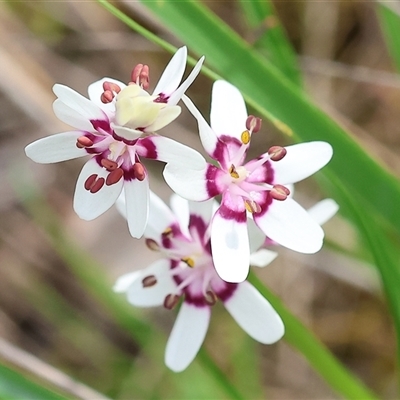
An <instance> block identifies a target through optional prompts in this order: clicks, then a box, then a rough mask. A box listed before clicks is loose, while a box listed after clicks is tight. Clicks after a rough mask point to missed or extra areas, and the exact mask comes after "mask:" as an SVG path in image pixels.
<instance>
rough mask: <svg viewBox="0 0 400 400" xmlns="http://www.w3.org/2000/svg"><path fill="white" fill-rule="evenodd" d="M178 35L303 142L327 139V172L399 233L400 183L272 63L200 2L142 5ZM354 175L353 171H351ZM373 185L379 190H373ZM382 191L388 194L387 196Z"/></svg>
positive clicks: (262, 109)
mask: <svg viewBox="0 0 400 400" xmlns="http://www.w3.org/2000/svg"><path fill="white" fill-rule="evenodd" d="M142 3H143V4H144V5H146V7H148V8H149V9H150V10H152V11H153V12H154V13H155V14H156V15H157V16H158V17H159V19H160V20H161V21H162V22H164V23H165V24H166V25H167V26H168V27H169V28H170V29H171V31H173V32H174V33H175V34H176V35H177V36H178V37H180V38H181V39H182V40H184V41H185V43H186V44H188V45H189V46H190V47H191V48H193V49H194V50H195V51H196V52H198V53H199V54H205V55H206V57H207V61H208V63H209V64H210V65H211V66H212V67H213V68H215V69H216V70H217V71H219V72H220V74H221V75H222V76H224V77H225V78H226V79H228V80H229V81H230V82H232V83H233V84H235V85H236V86H237V87H238V88H239V89H240V90H241V91H242V92H243V93H244V94H245V95H246V97H247V98H248V99H251V100H252V101H251V105H252V106H253V107H254V106H255V107H257V109H258V111H259V112H263V111H264V110H268V112H269V113H270V114H272V115H273V116H274V117H276V118H277V119H278V120H280V121H283V122H284V123H285V124H286V125H288V126H289V127H290V128H291V129H292V130H293V131H294V132H295V134H296V136H297V137H298V138H299V139H301V140H302V141H309V140H325V141H327V142H329V143H330V144H331V145H332V146H333V148H334V152H335V155H334V157H333V159H332V161H331V162H330V163H329V165H328V166H327V167H325V168H324V171H325V170H326V171H330V172H331V173H332V174H333V175H335V176H336V177H339V178H340V180H341V181H342V183H343V184H344V185H345V186H346V187H348V188H351V190H352V192H356V193H358V194H359V196H360V199H362V200H361V201H362V202H363V203H364V202H365V203H366V204H369V205H370V206H371V208H372V210H373V211H374V212H375V213H377V214H380V215H382V216H384V218H385V219H386V221H387V222H388V223H389V224H392V225H393V227H395V229H396V230H397V231H398V232H400V209H399V207H398V204H400V184H399V182H398V181H397V180H396V179H395V178H394V176H393V175H391V174H390V173H388V172H387V171H386V170H385V169H384V168H383V167H382V166H381V165H380V164H378V163H377V162H376V161H375V160H373V159H372V158H371V157H369V156H368V154H367V153H366V152H365V151H364V150H363V149H362V148H361V147H360V146H359V145H358V143H357V142H356V141H355V140H354V139H353V138H352V137H351V135H350V134H349V133H348V132H346V131H345V130H344V129H343V128H342V127H341V126H339V125H338V124H337V123H336V122H335V121H333V120H332V119H331V118H330V117H329V116H327V115H326V114H325V113H324V112H323V111H321V110H320V109H319V108H318V107H317V106H315V105H314V104H313V103H312V102H311V101H310V100H309V99H308V98H307V96H306V95H305V94H304V93H303V92H302V91H301V89H299V88H298V87H296V86H295V85H293V84H292V83H291V82H290V81H289V80H287V79H286V78H285V77H284V76H283V75H282V74H281V73H280V72H279V71H278V70H277V69H276V68H275V67H274V66H273V65H272V64H271V63H268V62H267V61H266V60H264V59H262V58H261V57H259V56H258V55H257V53H256V52H255V51H254V50H253V49H251V48H250V47H249V45H248V44H247V43H245V42H244V41H243V39H242V38H241V37H240V36H238V35H237V34H236V33H235V32H234V31H232V29H230V28H229V27H228V26H227V25H226V24H225V23H224V22H223V21H222V20H220V19H218V18H217V16H215V15H214V14H212V13H211V12H210V11H209V10H208V9H207V8H205V7H204V6H203V5H202V4H201V3H200V2H195V1H190V0H188V1H184V2H173V1H171V2H165V1H163V2H153V1H142ZM349 171H350V172H349ZM371 182H374V188H371ZM382 192H384V193H385V196H382Z"/></svg>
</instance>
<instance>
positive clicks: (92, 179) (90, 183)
mask: <svg viewBox="0 0 400 400" xmlns="http://www.w3.org/2000/svg"><path fill="white" fill-rule="evenodd" d="M97 177H98V175H97V174H92V175H90V176H89V178H87V179H86V181H85V185H84V186H85V189H86V190H90V189H91V187H92V186H93V185H94V183H95V182H96V180H97Z"/></svg>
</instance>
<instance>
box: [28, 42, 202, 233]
mask: <svg viewBox="0 0 400 400" xmlns="http://www.w3.org/2000/svg"><path fill="white" fill-rule="evenodd" d="M186 58H187V50H186V47H182V48H180V49H179V50H178V51H177V52H176V53H175V55H174V56H173V58H172V59H171V61H170V62H169V64H168V65H167V67H166V69H165V71H164V73H163V74H162V76H161V78H160V81H159V82H158V84H157V86H156V88H155V90H154V92H153V94H149V93H148V92H147V91H146V90H145V89H147V88H148V86H149V68H148V67H147V66H146V65H142V64H139V65H137V66H136V67H135V68H134V70H133V72H132V76H131V82H130V83H129V85H125V84H124V83H122V82H119V81H116V80H114V79H111V78H103V79H102V80H100V81H97V82H95V83H93V84H91V85H90V86H89V89H88V92H89V99H87V98H86V97H83V96H82V95H80V94H79V93H77V92H75V91H74V90H72V89H70V88H69V87H67V86H64V85H59V84H56V85H54V87H53V91H54V93H55V94H56V96H57V99H56V100H55V101H54V104H53V108H54V112H55V114H56V115H57V117H58V118H59V119H60V120H61V121H63V122H65V123H67V124H69V125H72V126H73V127H74V128H75V129H74V130H71V131H69V132H63V133H59V134H55V135H52V136H49V137H46V138H43V139H39V140H37V141H35V142H33V143H31V144H29V145H28V146H27V147H26V148H25V152H26V154H27V156H28V157H30V158H31V159H32V160H33V161H36V162H39V163H54V162H59V161H65V160H71V159H74V158H78V157H81V156H85V155H90V156H91V158H90V160H89V161H88V162H87V163H86V164H85V165H84V167H83V169H82V171H81V173H80V175H79V178H78V181H77V185H76V189H75V196H74V209H75V211H76V213H77V214H78V215H79V216H80V217H81V218H82V219H85V220H92V219H94V218H96V217H98V216H99V215H101V214H102V213H104V212H105V211H107V210H108V209H109V208H110V207H111V206H112V205H113V204H114V203H115V201H116V200H117V198H118V196H119V194H120V193H121V191H122V188H124V189H125V196H126V198H127V202H126V203H127V219H128V226H129V230H130V233H131V235H132V236H134V237H141V236H142V235H143V232H144V229H145V226H146V223H147V219H148V201H149V179H148V174H147V171H146V168H145V166H144V165H143V164H142V162H141V160H142V159H143V158H149V159H154V160H159V161H163V162H166V163H169V162H171V163H173V164H174V165H175V166H177V167H178V166H181V167H184V168H186V167H187V166H188V165H191V166H192V167H194V168H200V167H202V166H204V163H205V161H204V158H203V157H202V156H201V155H200V154H199V153H197V152H196V151H194V150H193V149H190V148H189V147H187V146H184V145H182V144H180V143H178V142H176V141H174V140H172V139H169V138H166V137H163V136H160V135H158V134H156V131H157V130H159V129H161V128H163V127H165V126H166V125H167V124H169V123H170V122H172V121H173V120H174V119H175V118H176V117H177V116H178V115H179V114H180V112H181V108H180V107H179V106H178V105H177V103H178V101H179V100H180V99H181V97H182V95H183V94H184V92H185V90H186V89H187V88H188V87H189V85H190V84H191V83H192V82H193V80H194V79H195V77H196V76H197V75H198V73H199V71H200V68H201V65H202V63H203V60H204V58H201V59H200V60H199V62H198V63H197V64H196V66H195V68H194V69H193V70H192V72H191V74H190V75H189V76H188V78H187V79H186V80H185V81H184V82H183V83H182V84H181V85H180V82H181V80H182V76H183V73H184V70H185V66H186ZM179 85H180V86H179Z"/></svg>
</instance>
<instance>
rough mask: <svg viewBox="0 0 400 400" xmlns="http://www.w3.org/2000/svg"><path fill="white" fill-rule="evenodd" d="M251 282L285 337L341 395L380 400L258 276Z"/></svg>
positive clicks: (251, 275) (349, 397) (251, 279)
mask: <svg viewBox="0 0 400 400" xmlns="http://www.w3.org/2000/svg"><path fill="white" fill-rule="evenodd" d="M249 281H250V282H251V283H252V284H253V285H254V286H255V287H256V288H257V289H258V290H259V291H260V293H261V294H262V295H263V296H264V297H266V298H267V299H268V301H269V302H270V303H271V304H272V306H273V307H274V308H275V310H276V311H277V312H278V314H279V315H280V316H281V318H282V320H283V322H284V324H285V336H284V337H283V338H284V339H285V340H286V341H287V342H288V343H289V344H290V345H292V346H293V347H294V348H296V349H297V350H299V351H300V352H301V353H302V354H303V356H304V357H305V358H306V359H307V360H308V362H309V363H310V365H311V366H312V367H313V368H314V369H315V371H317V372H318V373H319V374H320V375H321V376H322V377H323V378H324V379H325V381H326V382H327V383H328V384H329V385H330V386H331V388H332V389H333V390H335V391H336V392H337V393H338V394H339V395H341V396H343V397H344V398H347V399H364V400H366V399H377V397H376V396H375V395H374V394H373V393H372V392H371V391H370V390H369V389H368V388H367V387H365V386H364V385H363V383H362V382H361V381H360V380H359V379H358V378H356V377H355V376H354V375H352V374H351V372H350V371H348V370H347V369H346V368H345V367H344V366H343V365H342V364H341V363H340V362H339V361H338V360H337V359H336V358H335V357H334V356H333V355H332V353H330V352H329V350H328V349H327V348H326V347H325V346H324V345H323V344H322V343H321V342H320V341H319V340H318V339H317V338H316V337H315V336H314V334H313V333H312V332H311V331H309V330H308V329H307V328H306V327H305V326H304V325H303V324H302V323H301V322H300V321H299V320H298V319H297V318H296V317H295V316H294V315H293V314H292V313H291V312H290V311H289V310H288V309H287V308H286V307H285V306H284V304H283V303H282V301H281V300H280V299H279V298H278V297H277V296H275V295H274V294H272V292H271V291H270V290H269V289H268V288H266V287H265V286H264V284H263V283H262V282H261V281H260V280H259V279H258V278H257V276H256V275H254V273H250V277H249Z"/></svg>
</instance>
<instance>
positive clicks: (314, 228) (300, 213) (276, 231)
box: [254, 198, 324, 254]
mask: <svg viewBox="0 0 400 400" xmlns="http://www.w3.org/2000/svg"><path fill="white" fill-rule="evenodd" d="M254 220H255V222H256V224H257V225H258V226H259V227H260V228H261V229H262V231H263V232H264V233H265V234H266V235H267V236H268V237H269V238H270V239H272V240H273V241H275V242H277V243H278V244H280V245H282V246H285V247H287V248H289V249H291V250H294V251H298V252H300V253H307V254H312V253H316V252H317V251H318V250H320V249H321V247H322V241H323V238H324V231H323V230H322V228H321V227H320V226H319V225H318V224H317V223H316V222H315V221H314V220H313V219H312V218H311V217H310V215H309V214H308V212H307V211H306V210H305V209H304V208H303V207H301V206H300V205H299V204H298V203H296V202H295V201H294V200H293V199H291V198H287V199H286V200H284V201H278V200H274V201H273V202H272V203H271V204H270V205H269V206H268V210H267V211H266V212H265V214H263V215H261V216H260V215H257V214H254Z"/></svg>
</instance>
